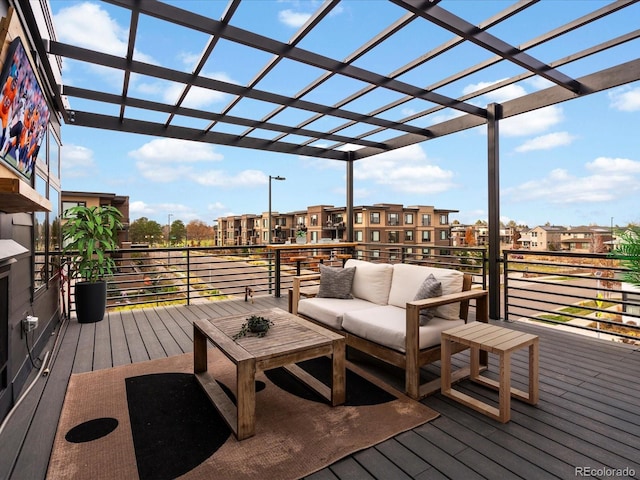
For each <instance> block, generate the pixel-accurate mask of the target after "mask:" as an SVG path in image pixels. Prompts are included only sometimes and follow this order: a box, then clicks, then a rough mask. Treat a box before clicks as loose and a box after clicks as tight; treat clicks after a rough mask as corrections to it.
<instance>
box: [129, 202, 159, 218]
mask: <svg viewBox="0 0 640 480" xmlns="http://www.w3.org/2000/svg"><path fill="white" fill-rule="evenodd" d="M154 213H156V211H155V210H154V209H153V208H151V207H150V206H149V205H147V204H146V203H144V202H143V201H142V200H137V201H135V202H130V203H129V214H130V215H131V216H132V217H142V216H146V215H152V214H154Z"/></svg>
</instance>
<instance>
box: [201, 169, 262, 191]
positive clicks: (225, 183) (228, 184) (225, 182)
mask: <svg viewBox="0 0 640 480" xmlns="http://www.w3.org/2000/svg"><path fill="white" fill-rule="evenodd" d="M192 179H193V180H194V181H195V182H197V183H199V184H201V185H206V186H209V187H224V188H236V187H255V186H257V185H265V184H266V183H267V182H268V181H269V177H268V176H267V175H265V174H264V172H261V171H260V170H243V171H241V172H239V173H237V174H236V175H229V174H228V173H226V172H224V171H222V170H210V171H208V172H204V173H201V174H198V175H194V176H192Z"/></svg>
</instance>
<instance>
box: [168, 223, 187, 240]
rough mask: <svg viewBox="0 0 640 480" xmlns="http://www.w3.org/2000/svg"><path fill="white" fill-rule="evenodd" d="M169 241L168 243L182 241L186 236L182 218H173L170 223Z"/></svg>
mask: <svg viewBox="0 0 640 480" xmlns="http://www.w3.org/2000/svg"><path fill="white" fill-rule="evenodd" d="M169 236H170V237H171V241H170V242H169V243H173V244H176V243H182V241H184V239H185V238H186V236H187V227H186V226H185V225H184V222H183V221H182V220H175V221H174V222H173V223H172V224H171V231H170V232H169Z"/></svg>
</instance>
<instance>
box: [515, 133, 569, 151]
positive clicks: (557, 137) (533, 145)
mask: <svg viewBox="0 0 640 480" xmlns="http://www.w3.org/2000/svg"><path fill="white" fill-rule="evenodd" d="M576 138H578V137H576V136H575V135H571V134H569V133H568V132H556V133H549V134H547V135H542V136H540V137H536V138H532V139H531V140H527V141H526V142H524V143H523V144H522V145H520V146H519V147H517V148H516V152H531V151H533V150H550V149H552V148H556V147H563V146H566V145H570V144H571V143H572V142H573V141H574V140H575V139H576Z"/></svg>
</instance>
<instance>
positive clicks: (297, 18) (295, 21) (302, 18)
mask: <svg viewBox="0 0 640 480" xmlns="http://www.w3.org/2000/svg"><path fill="white" fill-rule="evenodd" d="M309 18H311V14H310V13H302V12H294V11H293V10H290V9H287V10H281V11H280V12H278V20H280V22H282V23H284V24H285V25H287V26H289V27H295V28H299V27H301V26H303V25H304V24H305V23H306V22H307V20H309Z"/></svg>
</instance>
